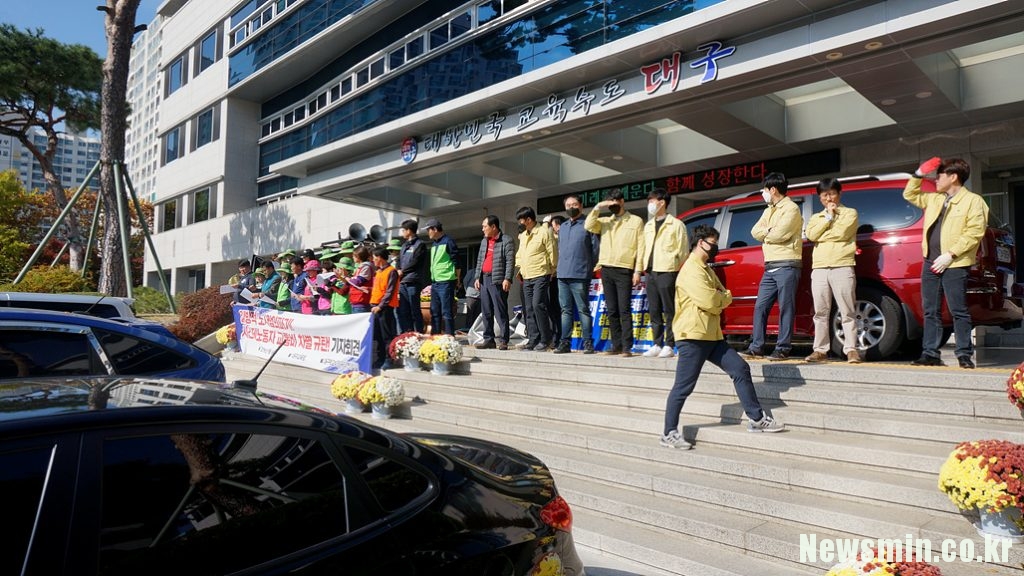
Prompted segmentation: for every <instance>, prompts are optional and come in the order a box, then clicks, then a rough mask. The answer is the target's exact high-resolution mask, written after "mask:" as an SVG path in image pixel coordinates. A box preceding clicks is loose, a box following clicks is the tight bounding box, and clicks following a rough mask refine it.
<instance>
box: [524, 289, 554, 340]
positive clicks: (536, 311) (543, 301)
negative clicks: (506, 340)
mask: <svg viewBox="0 0 1024 576" xmlns="http://www.w3.org/2000/svg"><path fill="white" fill-rule="evenodd" d="M550 284H551V277H550V276H538V277H536V278H530V279H528V280H523V311H524V312H525V314H526V342H527V343H528V344H534V345H537V344H550V343H551V324H550V322H551V319H550V316H549V314H548V306H549V304H550V302H549V301H548V294H550V292H549V291H548V286H549V285H550Z"/></svg>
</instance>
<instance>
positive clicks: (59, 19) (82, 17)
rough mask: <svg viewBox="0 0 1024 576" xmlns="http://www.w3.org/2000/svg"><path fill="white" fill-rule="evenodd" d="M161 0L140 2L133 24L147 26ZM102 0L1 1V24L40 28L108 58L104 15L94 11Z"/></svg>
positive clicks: (54, 37) (44, 31) (61, 39)
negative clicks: (83, 45)
mask: <svg viewBox="0 0 1024 576" xmlns="http://www.w3.org/2000/svg"><path fill="white" fill-rule="evenodd" d="M162 2H163V0H142V2H140V3H139V11H138V14H137V15H136V18H135V21H136V22H137V23H138V24H148V23H149V22H150V21H152V20H153V16H154V15H155V14H156V9H157V7H158V6H160V4H161V3H162ZM105 4H106V2H105V1H104V0H3V1H2V2H0V23H4V24H14V25H15V26H17V27H18V28H22V29H24V28H30V29H33V30H34V29H36V28H42V29H43V33H44V35H45V36H47V37H48V38H53V39H54V40H58V41H60V42H63V43H65V44H85V45H86V46H89V47H90V48H92V49H93V50H95V51H96V53H97V54H99V55H100V57H106V55H107V39H106V34H105V32H104V30H103V16H104V15H103V13H102V12H100V11H99V10H97V9H96V7H97V6H100V5H105Z"/></svg>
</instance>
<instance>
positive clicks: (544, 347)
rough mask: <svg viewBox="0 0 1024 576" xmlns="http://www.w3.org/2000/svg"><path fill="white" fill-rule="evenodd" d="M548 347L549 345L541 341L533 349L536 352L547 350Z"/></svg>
mask: <svg viewBox="0 0 1024 576" xmlns="http://www.w3.org/2000/svg"><path fill="white" fill-rule="evenodd" d="M547 349H548V345H547V344H545V343H543V342H541V343H540V344H537V345H536V346H534V347H533V351H534V352H546V351H547Z"/></svg>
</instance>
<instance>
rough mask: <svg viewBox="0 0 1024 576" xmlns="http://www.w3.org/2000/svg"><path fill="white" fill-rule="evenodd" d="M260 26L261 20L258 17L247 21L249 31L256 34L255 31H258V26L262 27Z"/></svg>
mask: <svg viewBox="0 0 1024 576" xmlns="http://www.w3.org/2000/svg"><path fill="white" fill-rule="evenodd" d="M262 25H263V20H262V19H261V18H260V17H259V16H257V17H255V18H253V19H252V20H250V21H249V29H250V30H252V31H253V32H256V31H257V30H259V29H260V26H262Z"/></svg>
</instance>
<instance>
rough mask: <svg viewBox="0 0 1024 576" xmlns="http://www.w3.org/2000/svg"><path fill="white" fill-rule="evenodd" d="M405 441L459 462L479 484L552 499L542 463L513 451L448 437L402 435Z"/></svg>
mask: <svg viewBox="0 0 1024 576" xmlns="http://www.w3.org/2000/svg"><path fill="white" fill-rule="evenodd" d="M405 436H406V437H407V438H410V439H412V440H415V441H416V442H418V443H420V444H422V445H424V446H427V447H429V448H432V449H434V450H437V451H439V452H441V453H442V454H444V455H445V456H448V457H449V458H452V459H453V460H455V461H457V462H459V463H460V464H462V465H463V466H464V467H466V468H467V469H468V470H470V471H471V472H473V473H474V476H476V477H477V478H478V479H479V480H481V481H487V482H488V483H492V484H493V483H499V484H501V485H502V486H504V487H506V488H522V489H524V490H530V491H536V490H537V488H538V487H540V488H542V489H543V490H542V492H544V493H545V497H554V495H555V494H556V492H555V482H554V480H553V479H552V478H551V473H550V472H549V471H548V469H547V466H545V465H544V463H543V462H541V461H540V460H538V459H537V458H535V457H534V456H531V455H530V454H527V453H525V452H521V451H519V450H516V449H515V448H512V447H509V446H505V445H504V444H498V443H497V442H488V441H487V440H479V439H477V438H467V437H465V436H457V435H451V434H405Z"/></svg>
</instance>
